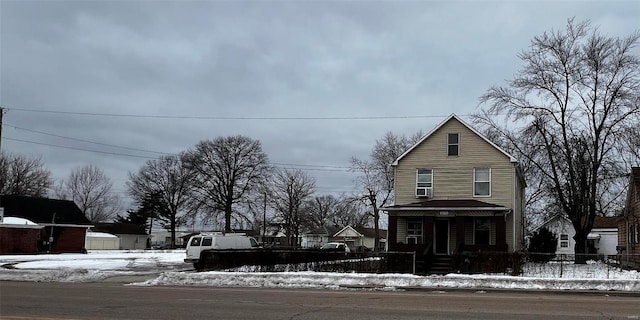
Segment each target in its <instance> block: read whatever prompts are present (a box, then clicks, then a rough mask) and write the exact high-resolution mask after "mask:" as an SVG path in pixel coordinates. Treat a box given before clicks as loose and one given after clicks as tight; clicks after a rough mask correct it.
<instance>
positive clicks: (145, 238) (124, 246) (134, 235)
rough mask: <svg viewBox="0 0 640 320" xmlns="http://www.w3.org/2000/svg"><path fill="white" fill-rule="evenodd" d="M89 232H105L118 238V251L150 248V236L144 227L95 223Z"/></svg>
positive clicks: (128, 224)
mask: <svg viewBox="0 0 640 320" xmlns="http://www.w3.org/2000/svg"><path fill="white" fill-rule="evenodd" d="M91 231H95V232H105V233H110V234H114V235H116V236H118V238H119V239H120V240H119V243H120V244H119V246H118V248H117V249H120V250H144V249H147V247H149V248H150V247H151V243H150V242H149V239H150V236H149V235H148V234H147V231H146V230H145V228H144V226H138V225H136V224H133V223H96V225H95V227H93V228H91Z"/></svg>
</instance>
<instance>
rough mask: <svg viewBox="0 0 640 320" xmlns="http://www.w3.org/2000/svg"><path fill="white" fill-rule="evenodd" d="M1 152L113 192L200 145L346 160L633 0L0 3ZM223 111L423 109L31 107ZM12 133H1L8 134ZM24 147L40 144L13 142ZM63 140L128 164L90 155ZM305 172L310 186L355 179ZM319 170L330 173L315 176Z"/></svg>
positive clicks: (637, 12)
mask: <svg viewBox="0 0 640 320" xmlns="http://www.w3.org/2000/svg"><path fill="white" fill-rule="evenodd" d="M0 7H1V8H0V21H1V22H0V104H1V105H2V106H3V107H5V108H8V109H9V110H8V113H7V114H6V117H5V128H4V132H3V141H2V148H3V151H4V152H14V153H24V154H27V155H33V156H41V157H42V158H43V161H44V162H45V164H46V166H47V167H48V168H49V169H50V170H51V171H52V172H53V173H54V175H55V176H56V178H66V176H67V175H68V174H69V172H70V170H71V169H72V168H74V167H77V166H81V165H84V164H89V163H90V164H94V165H96V166H98V167H100V168H102V169H103V170H105V171H106V172H107V173H108V174H109V175H110V176H111V177H112V178H113V179H114V180H115V184H116V188H117V189H118V190H120V191H124V190H125V186H124V183H125V181H126V177H127V172H129V171H136V170H138V168H139V167H140V166H141V165H142V164H144V162H145V161H147V160H148V157H151V158H153V157H156V156H157V155H158V153H151V152H142V151H135V150H127V149H119V148H113V147H108V146H104V145H92V144H87V143H83V142H79V141H73V140H67V139H61V138H58V137H54V136H51V135H43V134H38V133H35V132H31V131H26V130H20V129H16V128H15V127H20V128H28V129H31V130H38V131H42V132H47V133H51V134H55V135H63V136H68V137H74V138H78V139H84V140H90V141H96V142H101V143H106V144H113V145H118V146H125V147H129V148H136V149H144V150H151V151H158V152H167V153H177V152H180V151H182V150H185V149H187V148H190V147H192V146H193V145H195V144H196V143H197V142H198V141H200V140H203V139H212V138H215V137H216V136H220V135H232V134H244V135H247V136H250V137H252V138H255V139H260V140H261V141H262V143H263V145H264V148H265V150H266V151H267V153H268V154H269V157H270V159H271V160H272V161H273V162H276V163H292V164H306V165H325V166H326V165H329V166H347V165H348V160H349V158H350V157H352V156H357V157H367V156H368V155H369V152H370V150H371V148H372V146H373V144H374V142H375V140H376V139H378V138H380V137H381V136H382V135H383V134H384V133H385V132H386V131H393V132H396V133H401V134H412V133H414V132H416V131H418V130H423V131H428V130H430V129H431V128H432V127H433V126H434V125H435V124H437V123H438V122H440V121H441V120H442V118H441V117H444V116H447V115H448V114H450V113H452V112H455V113H458V114H469V113H471V112H473V111H474V110H475V109H476V107H477V103H478V97H479V96H480V95H481V94H482V93H483V92H484V91H485V90H486V89H487V88H488V87H489V86H491V85H495V84H501V83H503V81H504V79H508V78H511V77H512V76H513V74H515V73H516V72H517V71H518V69H519V68H520V66H521V64H520V62H519V61H518V59H517V57H516V55H517V53H519V52H520V51H522V50H524V49H526V48H527V46H528V45H529V41H530V39H531V38H532V37H533V36H535V35H539V34H541V33H542V32H544V31H546V30H551V29H562V28H563V27H564V26H565V24H566V20H567V18H569V17H573V16H575V17H576V19H578V20H583V19H591V20H592V21H593V23H594V25H599V26H600V30H602V31H603V32H605V33H608V34H610V35H618V36H623V35H626V34H629V33H631V32H633V31H634V30H635V29H636V28H637V27H638V26H637V17H638V16H640V8H639V7H638V6H637V4H636V3H634V2H624V1H623V2H616V5H615V6H613V5H611V4H610V3H608V2H572V1H567V2H469V1H460V2H451V3H449V2H433V1H425V2H413V1H411V2H279V1H276V2H196V1H194V2H182V1H176V2H144V1H131V2H124V1H105V2H94V1H91V2H78V1H55V2H51V1H46V2H39V1H26V2H18V1H3V2H1V3H0ZM24 109H37V110H50V111H70V112H86V113H116V114H140V115H177V116H226V117H352V116H395V115H429V116H441V117H440V118H439V117H434V118H413V119H378V120H210V119H209V120H208V119H156V118H135V117H105V116H89V115H84V116H83V115H74V114H56V113H43V112H27V111H25V110H24ZM4 138H7V139H4ZM10 139H21V140H27V141H32V142H37V143H39V144H33V143H25V142H19V141H15V140H10ZM47 145H59V146H67V147H73V148H79V149H90V150H98V151H104V152H112V153H121V154H128V155H132V156H124V155H114V154H104V153H102V154H101V153H92V152H86V151H80V150H71V149H63V148H58V147H52V146H47ZM315 169H320V170H309V171H308V172H309V173H311V174H312V175H314V176H316V177H317V179H318V188H319V192H322V193H339V192H345V191H349V190H350V189H351V188H352V187H353V184H352V179H353V175H352V174H350V173H348V172H341V171H322V167H316V168H315ZM325 169H326V168H325Z"/></svg>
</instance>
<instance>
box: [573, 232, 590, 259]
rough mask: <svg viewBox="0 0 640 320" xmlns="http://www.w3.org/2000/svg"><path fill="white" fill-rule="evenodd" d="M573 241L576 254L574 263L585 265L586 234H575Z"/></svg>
mask: <svg viewBox="0 0 640 320" xmlns="http://www.w3.org/2000/svg"><path fill="white" fill-rule="evenodd" d="M573 239H574V240H575V241H576V245H575V246H574V251H575V254H576V259H575V263H576V264H586V263H587V257H588V256H587V253H588V252H587V234H585V233H584V232H576V235H575V236H573Z"/></svg>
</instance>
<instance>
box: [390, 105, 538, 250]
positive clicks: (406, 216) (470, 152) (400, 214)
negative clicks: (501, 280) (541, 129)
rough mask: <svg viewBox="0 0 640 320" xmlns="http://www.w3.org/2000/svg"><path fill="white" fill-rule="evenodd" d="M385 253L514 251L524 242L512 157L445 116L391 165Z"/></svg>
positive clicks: (519, 179)
mask: <svg viewBox="0 0 640 320" xmlns="http://www.w3.org/2000/svg"><path fill="white" fill-rule="evenodd" d="M392 165H393V166H394V169H395V180H394V193H395V204H394V205H392V206H388V207H384V208H382V209H383V210H385V211H387V212H388V214H389V233H388V239H387V242H388V248H389V251H414V252H416V253H417V255H416V259H417V260H419V259H421V258H422V257H424V259H427V256H429V255H435V256H444V257H447V256H450V255H452V254H455V253H459V252H463V251H466V252H474V251H494V252H514V251H518V250H520V249H522V248H523V245H524V227H525V226H524V219H523V207H524V188H525V181H524V178H523V176H522V173H521V170H520V168H519V166H518V162H517V161H516V159H515V158H514V157H512V156H511V155H509V154H508V153H507V152H505V151H504V150H503V149H501V148H500V147H498V146H497V145H496V144H494V143H493V142H491V141H490V140H489V139H487V138H486V137H485V136H483V135H482V134H481V133H480V132H478V131H477V130H475V129H474V128H472V127H471V126H470V125H469V124H467V123H466V122H464V121H463V120H462V119H461V118H459V117H458V116H456V115H455V114H452V115H451V116H449V117H448V118H446V119H445V120H444V121H443V122H441V123H440V124H439V125H438V126H437V127H435V128H434V129H433V130H432V131H431V132H429V133H428V134H427V135H425V136H424V137H422V138H421V139H420V141H418V142H417V143H416V144H415V145H413V146H412V147H411V148H409V149H408V150H407V151H406V152H405V153H403V154H402V155H401V156H400V157H399V158H398V159H397V160H396V161H395V162H394V163H393V164H392Z"/></svg>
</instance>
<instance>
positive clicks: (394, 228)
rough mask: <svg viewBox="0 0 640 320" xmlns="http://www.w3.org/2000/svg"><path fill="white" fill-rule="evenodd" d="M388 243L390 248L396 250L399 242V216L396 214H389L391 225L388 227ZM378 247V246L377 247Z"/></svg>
mask: <svg viewBox="0 0 640 320" xmlns="http://www.w3.org/2000/svg"><path fill="white" fill-rule="evenodd" d="M387 229H388V230H387V237H388V238H387V244H388V246H389V250H390V251H393V250H396V245H397V244H398V217H397V216H395V215H389V226H388V227H387ZM376 249H377V248H376Z"/></svg>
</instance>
